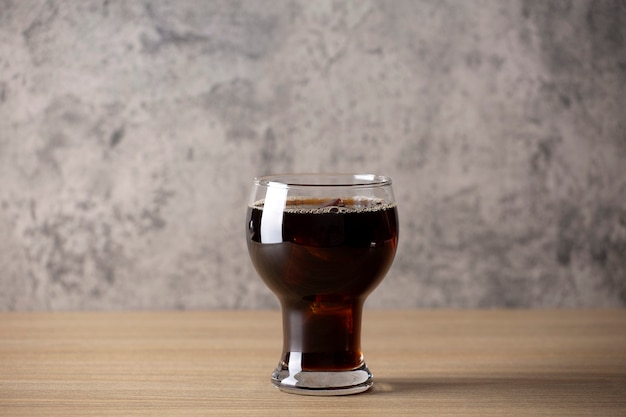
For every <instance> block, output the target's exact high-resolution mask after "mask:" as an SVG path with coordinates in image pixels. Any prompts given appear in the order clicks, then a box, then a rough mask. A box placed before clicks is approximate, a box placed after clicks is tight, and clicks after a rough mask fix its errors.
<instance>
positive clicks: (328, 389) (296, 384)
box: [272, 352, 374, 396]
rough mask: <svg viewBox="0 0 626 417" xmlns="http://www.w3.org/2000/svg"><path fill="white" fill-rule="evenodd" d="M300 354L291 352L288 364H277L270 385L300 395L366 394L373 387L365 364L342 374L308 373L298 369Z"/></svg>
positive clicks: (337, 372) (329, 372) (338, 372)
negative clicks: (364, 392)
mask: <svg viewBox="0 0 626 417" xmlns="http://www.w3.org/2000/svg"><path fill="white" fill-rule="evenodd" d="M300 359H301V353H299V352H291V353H290V358H289V365H286V364H285V363H283V362H280V363H279V364H278V366H277V367H276V369H275V370H274V372H273V373H272V383H273V384H274V386H276V387H278V388H279V389H280V390H282V391H284V392H288V393H290V394H300V395H320V396H329V395H350V394H358V393H360V392H363V391H367V390H368V389H369V388H370V387H371V386H372V384H373V382H374V381H373V379H372V373H371V372H370V370H369V369H368V368H367V365H366V364H365V362H363V364H362V365H361V366H359V367H358V368H355V369H348V370H344V371H308V370H303V369H302V368H301V367H300V363H301V361H300Z"/></svg>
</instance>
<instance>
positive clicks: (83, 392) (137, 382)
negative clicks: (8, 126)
mask: <svg viewBox="0 0 626 417" xmlns="http://www.w3.org/2000/svg"><path fill="white" fill-rule="evenodd" d="M280 326H281V321H280V314H279V312H277V311H204V312H122V313H86V312H78V313H0V416H2V417H6V416H22V415H23V416H38V415H45V416H57V415H59V416H87V415H103V416H118V415H119V416H133V415H153V416H188V415H219V416H270V415H271V416H276V415H286V416H306V415H325V416H343V415H346V416H384V417H389V416H418V415H424V416H487V415H498V416H503V415H504V416H513V415H526V416H543V415H554V416H573V415H589V416H592V415H593V416H626V310H612V311H604V310H600V311H597V310H595V311H594V310H592V311H587V310H584V311H581V310H563V311H532V310H531V311H524V310H521V311H520V310H517V311H498V310H495V311H471V310H470V311H419V310H418V311H370V310H366V311H365V314H364V322H363V348H364V350H365V359H366V361H367V363H368V365H369V367H370V369H371V370H372V372H373V373H374V377H375V383H374V387H373V388H372V389H371V390H370V391H368V392H366V393H363V394H357V395H352V396H344V397H307V396H299V395H293V394H286V393H283V392H281V391H279V390H277V389H276V388H274V387H273V386H272V385H271V384H270V382H269V376H270V373H271V371H272V370H273V368H274V367H275V365H276V363H277V362H278V359H279V355H280V349H281V328H280Z"/></svg>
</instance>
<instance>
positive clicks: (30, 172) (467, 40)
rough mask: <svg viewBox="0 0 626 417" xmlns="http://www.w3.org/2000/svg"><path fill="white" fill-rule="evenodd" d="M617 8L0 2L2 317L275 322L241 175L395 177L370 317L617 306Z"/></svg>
mask: <svg viewBox="0 0 626 417" xmlns="http://www.w3.org/2000/svg"><path fill="white" fill-rule="evenodd" d="M625 42H626V2H624V1H608V0H607V1H584V0H579V1H539V0H538V1H500V0H490V1H487V0H485V1H439V0H437V1H373V0H372V1H352V2H343V1H315V2H310V1H305V0H296V1H289V2H288V1H242V2H236V1H230V0H229V1H200V0H193V1H180V2H179V1H176V2H174V1H115V0H110V1H109V0H101V1H80V2H78V1H76V2H75V1H69V0H68V1H61V0H49V1H32V0H28V1H18V0H2V1H0V309H1V310H41V309H43V310H66V309H170V308H182V309H198V308H265V307H276V306H277V303H276V301H275V299H274V297H273V295H272V294H271V293H270V292H269V291H268V290H267V289H266V288H265V287H264V286H263V284H262V283H261V281H260V279H259V278H258V277H257V276H256V274H255V272H254V270H253V268H252V266H251V264H250V262H249V260H248V255H247V252H246V245H245V242H244V213H245V208H246V207H245V206H246V203H247V197H248V190H249V186H250V183H251V179H252V177H254V176H255V175H260V174H267V173H271V172H285V171H299V172H302V171H344V172H345V171H358V172H374V173H381V174H386V175H389V176H391V177H392V178H393V179H394V185H395V191H396V197H397V199H398V205H399V210H400V215H401V235H400V247H399V251H398V254H397V258H396V262H395V264H394V266H393V268H392V270H391V271H390V273H389V274H388V276H387V278H386V280H385V281H384V282H383V284H382V285H381V286H380V287H379V288H378V289H377V290H376V292H375V293H374V294H372V296H371V297H370V299H369V301H368V306H369V307H376V308H392V307H405V308H413V307H575V306H594V307H607V306H622V307H623V306H625V305H626V197H625V196H626V175H625V174H624V172H625V168H626V162H625V160H626V159H625V158H626V110H625V106H626V46H625Z"/></svg>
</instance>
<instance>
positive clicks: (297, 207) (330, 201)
mask: <svg viewBox="0 0 626 417" xmlns="http://www.w3.org/2000/svg"><path fill="white" fill-rule="evenodd" d="M334 203H337V204H336V205H335V204H334ZM264 204H265V200H259V201H257V202H255V203H254V205H253V208H256V209H260V210H263V207H264ZM395 206H396V204H395V203H389V202H386V201H385V200H383V199H379V198H366V197H361V198H358V197H357V198H346V199H338V198H318V197H315V198H312V197H291V198H288V199H287V201H286V206H285V208H284V210H283V211H285V212H287V213H293V214H327V213H364V212H375V211H380V210H387V209H391V208H394V207H395Z"/></svg>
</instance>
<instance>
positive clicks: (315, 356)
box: [247, 198, 398, 370]
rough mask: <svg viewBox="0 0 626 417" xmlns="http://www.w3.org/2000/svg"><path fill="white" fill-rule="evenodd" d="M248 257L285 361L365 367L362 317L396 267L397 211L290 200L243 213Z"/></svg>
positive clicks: (364, 202)
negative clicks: (269, 295) (274, 304)
mask: <svg viewBox="0 0 626 417" xmlns="http://www.w3.org/2000/svg"><path fill="white" fill-rule="evenodd" d="M247 216H248V217H247V219H248V230H247V231H248V239H247V241H248V249H249V252H250V256H251V259H252V262H253V264H254V266H255V268H256V269H257V271H258V272H259V275H260V276H261V277H262V279H263V280H264V282H265V283H266V285H267V286H268V287H269V288H270V289H271V290H272V291H273V292H274V293H275V294H276V295H277V296H278V298H279V300H280V302H281V305H282V311H283V335H284V343H283V358H282V361H283V363H284V364H287V363H288V362H289V352H302V359H301V364H302V369H303V370H344V369H354V368H357V367H359V366H360V365H361V364H362V363H363V359H362V353H361V346H360V334H361V331H360V325H361V311H362V307H363V302H364V301H365V298H366V296H367V295H368V294H369V293H370V292H371V291H372V290H373V289H374V288H375V287H376V286H377V285H378V284H379V282H380V281H381V280H382V279H383V277H384V276H385V274H386V272H387V270H388V269H389V267H390V266H391V263H392V261H393V258H394V255H395V251H396V245H397V240H398V222H397V210H396V207H395V204H387V203H385V202H384V201H382V200H374V199H346V200H341V199H330V198H329V199H302V198H299V199H290V200H288V201H287V207H285V208H284V209H281V210H271V209H270V208H266V207H264V205H263V202H262V201H261V202H258V203H257V204H255V205H254V207H250V208H248V214H247Z"/></svg>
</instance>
